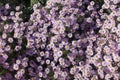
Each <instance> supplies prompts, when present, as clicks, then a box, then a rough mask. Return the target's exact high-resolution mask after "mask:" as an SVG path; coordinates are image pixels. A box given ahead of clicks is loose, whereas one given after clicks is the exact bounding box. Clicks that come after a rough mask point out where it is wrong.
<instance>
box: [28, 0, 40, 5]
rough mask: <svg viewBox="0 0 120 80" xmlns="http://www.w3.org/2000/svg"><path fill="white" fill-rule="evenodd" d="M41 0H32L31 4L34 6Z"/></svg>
mask: <svg viewBox="0 0 120 80" xmlns="http://www.w3.org/2000/svg"><path fill="white" fill-rule="evenodd" d="M38 2H39V0H30V5H31V6H33V5H34V4H36V3H38Z"/></svg>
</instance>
